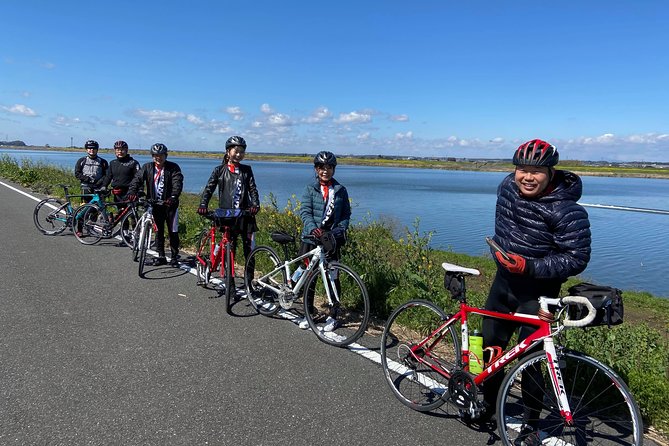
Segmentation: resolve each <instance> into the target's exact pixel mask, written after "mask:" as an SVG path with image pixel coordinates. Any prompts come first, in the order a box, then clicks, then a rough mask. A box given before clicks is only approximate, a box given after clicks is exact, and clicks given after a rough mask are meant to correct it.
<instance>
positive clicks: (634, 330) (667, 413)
mask: <svg viewBox="0 0 669 446" xmlns="http://www.w3.org/2000/svg"><path fill="white" fill-rule="evenodd" d="M0 177H4V178H6V179H9V180H11V181H14V182H16V183H19V184H22V185H23V186H26V187H28V188H30V189H32V190H33V191H35V192H37V193H41V194H47V195H56V196H58V195H59V194H62V191H61V190H60V189H59V188H58V187H57V186H56V185H57V184H59V183H63V184H69V185H70V186H72V190H73V191H76V190H78V182H77V181H76V180H75V178H74V176H73V175H72V173H71V171H69V170H65V169H61V168H57V167H54V166H47V165H42V164H39V163H37V164H35V163H31V162H29V161H27V160H24V161H23V162H22V163H20V164H19V163H17V162H16V161H14V160H12V159H11V158H10V157H7V156H5V157H0ZM197 204H198V197H197V196H195V195H194V194H184V195H183V196H182V200H181V205H180V207H181V209H180V216H181V220H180V233H181V237H182V241H183V243H184V247H185V249H188V248H189V247H190V248H191V249H192V247H193V246H194V244H195V240H196V237H197V235H198V234H199V232H200V230H201V229H202V228H203V227H204V225H205V223H204V222H203V219H202V218H201V217H199V216H198V215H197V213H196V212H195V209H196V208H197ZM299 205H300V204H299V202H298V201H297V200H296V199H294V198H293V199H291V200H289V201H288V203H287V204H286V205H285V206H284V205H279V204H278V203H276V201H275V199H274V198H273V197H272V196H271V195H270V196H269V197H266V198H265V200H264V203H263V208H262V210H261V212H260V213H259V214H258V225H259V227H260V229H261V231H260V232H259V233H258V234H257V243H258V244H272V242H271V241H270V239H269V233H270V232H271V231H274V230H284V231H287V232H289V233H294V234H297V233H298V232H299V230H300V228H301V222H300V219H299V214H298V211H299ZM349 236H350V237H349V242H348V244H347V246H346V247H345V249H344V251H343V259H342V261H343V262H344V263H346V264H348V265H349V266H351V267H352V268H353V269H354V270H356V271H357V272H358V273H359V274H360V275H361V276H362V277H363V279H364V281H365V284H366V286H367V288H368V290H369V294H370V297H371V299H372V310H373V316H374V319H375V320H376V321H378V324H379V325H378V326H377V328H378V327H380V324H381V323H382V321H383V320H384V319H385V317H387V316H388V314H389V313H390V312H391V311H392V309H393V308H395V307H396V306H397V305H399V304H401V303H403V302H405V301H407V300H410V299H415V298H421V299H427V300H431V301H433V302H435V303H436V304H438V305H440V306H442V307H443V308H445V309H446V311H453V310H454V309H455V303H454V302H453V301H452V300H451V299H450V297H449V296H448V295H447V293H446V292H445V290H444V288H443V270H442V269H441V267H440V265H441V263H442V262H444V261H447V262H451V263H456V264H461V265H463V266H468V267H473V268H477V269H479V270H480V271H481V272H482V275H481V276H480V277H476V278H472V279H470V280H469V281H468V296H469V301H470V303H473V304H475V305H482V304H483V303H484V301H485V298H486V295H487V290H488V288H489V287H490V284H491V281H492V278H493V276H494V272H495V265H494V262H493V261H492V259H491V258H490V257H472V256H468V255H464V254H458V253H454V252H447V251H437V250H432V249H430V248H429V242H430V234H425V233H421V232H420V230H419V224H418V220H416V223H415V225H414V227H413V228H408V229H407V228H400V227H399V226H398V225H397V223H395V222H391V221H371V220H370V221H365V222H364V223H359V224H355V225H353V227H352V228H351V230H350V234H349ZM296 249H297V247H295V250H296ZM576 282H577V280H576V279H571V280H570V281H569V282H568V283H566V284H565V286H564V287H563V290H566V289H567V287H568V286H570V285H571V284H574V283H576ZM624 297H625V317H626V322H625V323H624V324H622V325H619V326H617V327H614V328H611V329H608V328H596V329H587V330H570V331H568V332H566V335H565V343H566V345H567V346H568V347H570V348H573V349H576V350H580V351H583V352H585V353H587V354H589V355H591V356H594V357H596V358H598V359H600V360H601V361H603V362H604V363H606V364H608V365H610V366H611V367H612V368H614V369H615V370H616V371H617V372H618V373H619V374H620V375H621V376H622V377H623V378H624V379H625V380H626V381H627V382H628V383H629V385H630V388H631V390H632V392H633V393H634V395H635V397H636V399H637V401H638V402H639V405H640V407H641V411H642V414H643V416H644V420H645V422H646V423H647V424H649V425H652V426H654V427H655V428H657V429H659V430H660V431H662V432H665V433H667V432H669V407H667V405H666V402H667V401H669V300H666V299H660V298H657V297H654V296H652V295H651V294H649V293H646V292H637V291H625V293H624ZM471 322H473V324H474V325H476V324H478V323H480V321H476V320H474V321H471Z"/></svg>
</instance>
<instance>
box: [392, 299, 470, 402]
mask: <svg viewBox="0 0 669 446" xmlns="http://www.w3.org/2000/svg"><path fill="white" fill-rule="evenodd" d="M446 319H447V316H446V314H445V313H444V312H443V311H442V310H441V308H439V307H437V306H436V305H434V304H433V303H431V302H428V301H425V300H412V301H409V302H407V303H405V304H403V305H401V306H399V307H398V308H397V309H396V310H395V311H394V312H393V314H391V315H390V318H389V319H388V322H386V326H385V328H384V330H383V335H382V337H381V365H382V367H383V374H384V375H385V377H386V382H387V383H388V385H389V386H390V388H391V389H392V391H393V393H394V394H395V396H396V397H397V399H399V400H400V401H401V402H402V404H404V405H405V406H407V407H410V408H411V409H413V410H417V411H419V412H428V411H430V410H433V409H436V408H437V407H439V406H441V405H442V404H444V402H446V397H447V395H448V382H449V379H450V376H451V374H452V372H453V371H455V370H460V368H461V365H462V351H461V350H460V338H458V336H457V332H456V330H455V328H454V327H453V326H452V325H451V326H449V327H448V328H446V329H442V330H441V332H439V334H437V335H436V336H435V335H433V334H434V333H435V331H436V330H437V329H438V328H439V327H440V326H442V325H443V323H444V321H445V320H446ZM426 341H427V342H426ZM437 341H438V342H437ZM418 346H421V347H418Z"/></svg>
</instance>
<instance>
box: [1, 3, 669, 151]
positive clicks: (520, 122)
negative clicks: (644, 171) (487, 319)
mask: <svg viewBox="0 0 669 446" xmlns="http://www.w3.org/2000/svg"><path fill="white" fill-rule="evenodd" d="M0 17H1V19H2V24H3V26H2V31H1V32H2V39H0V140H4V139H6V138H7V139H9V140H14V139H20V140H23V141H25V142H26V143H27V144H33V145H42V144H50V145H52V146H67V145H69V144H70V139H71V138H72V140H73V142H74V144H75V145H77V146H82V145H83V143H84V141H85V140H86V139H88V138H92V139H96V140H98V141H99V142H100V144H101V145H102V146H103V147H110V146H112V145H113V143H114V141H116V140H117V139H124V140H126V141H128V143H129V145H130V147H131V149H132V148H148V147H149V146H150V145H151V144H152V143H154V142H163V143H165V144H166V145H167V146H168V147H169V148H170V149H173V150H221V148H222V147H223V145H224V141H225V139H227V137H228V136H230V135H233V134H239V135H242V136H244V137H245V138H246V140H247V141H248V143H249V151H259V152H299V153H304V152H309V153H312V152H316V151H318V150H323V149H328V150H332V151H334V152H335V153H340V154H344V153H354V154H397V155H407V156H455V157H468V158H485V157H495V158H508V157H510V156H511V153H512V151H513V149H514V148H515V147H517V146H518V145H519V144H520V143H521V142H523V141H526V140H528V139H532V138H542V139H545V140H547V141H550V142H552V143H553V144H555V145H556V146H557V147H558V149H559V150H560V153H561V156H562V159H582V160H612V161H615V160H646V161H665V162H666V161H669V82H668V81H669V57H668V54H669V51H667V50H668V49H669V4H667V2H666V1H654V0H639V1H632V0H629V1H617V0H609V1H582V0H581V1H571V0H565V1H560V2H548V1H539V0H533V1H508V2H499V1H477V0H468V1H458V2H453V1H446V0H441V1H421V0H415V1H411V2H410V1H395V0H386V1H381V0H338V1H336V2H324V1H317V0H310V1H276V0H273V1H254V0H246V1H243V2H241V1H235V2H232V1H226V0H220V1H201V0H191V1H188V2H183V1H182V2H169V1H160V2H158V1H153V0H146V1H137V0H135V1H126V0H116V1H113V2H103V1H94V0H87V1H74V0H72V1H68V0H63V1H58V2H55V1H49V0H44V1H37V0H6V1H3V2H2V7H0Z"/></svg>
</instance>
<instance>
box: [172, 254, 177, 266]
mask: <svg viewBox="0 0 669 446" xmlns="http://www.w3.org/2000/svg"><path fill="white" fill-rule="evenodd" d="M170 266H179V259H177V258H176V256H173V257H172V258H171V259H170Z"/></svg>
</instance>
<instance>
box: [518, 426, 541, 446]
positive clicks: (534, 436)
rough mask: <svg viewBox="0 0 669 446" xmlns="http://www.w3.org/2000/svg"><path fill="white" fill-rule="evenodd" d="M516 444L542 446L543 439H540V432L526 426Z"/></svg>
mask: <svg viewBox="0 0 669 446" xmlns="http://www.w3.org/2000/svg"><path fill="white" fill-rule="evenodd" d="M515 444H516V445H519V446H540V445H541V438H540V437H539V432H538V431H536V430H534V429H533V428H531V427H530V426H525V427H524V428H523V430H522V431H521V432H520V435H519V436H518V438H516V441H515Z"/></svg>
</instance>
